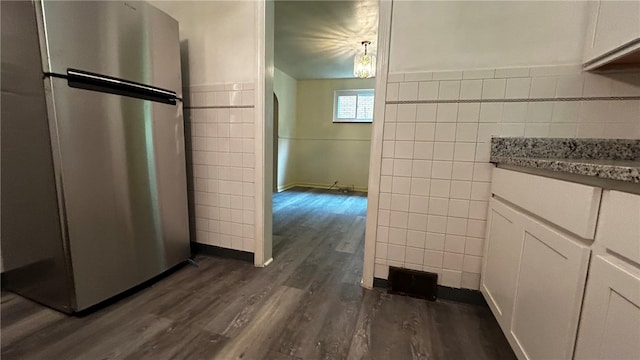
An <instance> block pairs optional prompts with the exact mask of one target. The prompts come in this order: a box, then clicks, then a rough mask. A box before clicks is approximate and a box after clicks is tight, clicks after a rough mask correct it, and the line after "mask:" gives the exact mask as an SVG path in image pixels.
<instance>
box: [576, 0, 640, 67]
mask: <svg viewBox="0 0 640 360" xmlns="http://www.w3.org/2000/svg"><path fill="white" fill-rule="evenodd" d="M583 60H584V61H583V62H584V64H585V69H586V70H592V69H596V68H599V67H601V66H603V65H607V64H617V65H624V66H629V65H631V66H634V67H636V66H640V1H638V0H632V1H598V2H595V3H594V4H593V7H592V8H591V13H590V16H589V23H588V27H587V38H586V41H585V46H584V57H583Z"/></svg>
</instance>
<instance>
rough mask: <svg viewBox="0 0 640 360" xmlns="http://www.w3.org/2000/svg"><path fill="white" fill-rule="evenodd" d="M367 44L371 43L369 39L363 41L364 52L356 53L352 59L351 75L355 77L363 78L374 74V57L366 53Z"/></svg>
mask: <svg viewBox="0 0 640 360" xmlns="http://www.w3.org/2000/svg"><path fill="white" fill-rule="evenodd" d="M369 45H371V41H363V42H362V46H364V54H362V55H358V54H356V57H355V58H354V59H353V75H354V76H355V77H359V78H361V79H365V78H370V77H372V76H375V75H376V57H375V55H370V54H368V53H367V46H369Z"/></svg>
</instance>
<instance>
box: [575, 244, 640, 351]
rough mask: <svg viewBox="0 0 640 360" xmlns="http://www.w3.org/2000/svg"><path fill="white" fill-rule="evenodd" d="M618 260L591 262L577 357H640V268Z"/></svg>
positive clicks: (604, 259)
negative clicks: (626, 264) (628, 265)
mask: <svg viewBox="0 0 640 360" xmlns="http://www.w3.org/2000/svg"><path fill="white" fill-rule="evenodd" d="M639 241H640V240H639ZM616 260H617V259H615V258H613V257H604V256H600V255H599V256H596V257H594V259H593V261H592V262H591V268H590V270H589V281H588V283H587V290H586V294H585V298H584V307H583V311H582V318H581V320H580V321H581V323H580V332H579V334H578V341H577V345H576V354H575V359H618V360H626V359H629V360H631V359H634V360H635V359H640V270H638V269H637V268H633V267H627V266H625V264H624V263H623V262H619V261H616Z"/></svg>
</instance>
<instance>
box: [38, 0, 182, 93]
mask: <svg viewBox="0 0 640 360" xmlns="http://www.w3.org/2000/svg"><path fill="white" fill-rule="evenodd" d="M38 9H39V26H40V29H41V34H43V36H44V38H45V40H44V42H42V45H43V47H44V49H43V51H42V54H43V58H42V60H43V68H44V71H45V72H50V73H55V74H60V75H64V74H66V73H67V69H69V68H71V69H79V70H83V71H87V72H91V73H95V74H101V75H106V76H111V77H115V78H118V79H126V80H129V81H132V82H137V83H140V84H146V85H150V86H155V87H158V88H161V89H167V90H172V91H175V92H176V93H177V95H178V98H181V97H182V95H181V94H182V80H181V73H180V41H179V37H178V22H177V21H176V20H174V19H173V18H172V17H170V16H169V15H167V14H165V13H164V12H162V11H161V10H158V9H156V8H155V7H153V6H152V5H149V4H147V3H146V2H143V1H130V2H126V1H42V2H39V4H38Z"/></svg>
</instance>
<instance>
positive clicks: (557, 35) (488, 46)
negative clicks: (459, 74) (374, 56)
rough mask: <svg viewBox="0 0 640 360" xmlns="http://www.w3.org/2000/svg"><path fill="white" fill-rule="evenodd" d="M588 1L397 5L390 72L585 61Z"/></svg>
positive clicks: (395, 5) (393, 20)
mask: <svg viewBox="0 0 640 360" xmlns="http://www.w3.org/2000/svg"><path fill="white" fill-rule="evenodd" d="M588 6H589V4H588V2H584V1H549V2H545V1H394V3H393V19H392V25H391V54H390V60H389V72H390V73H394V72H411V71H440V70H469V69H483V68H499V67H518V66H532V65H557V64H577V63H580V62H581V58H582V49H583V45H584V38H585V35H584V31H585V28H586V22H587V7H588Z"/></svg>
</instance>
